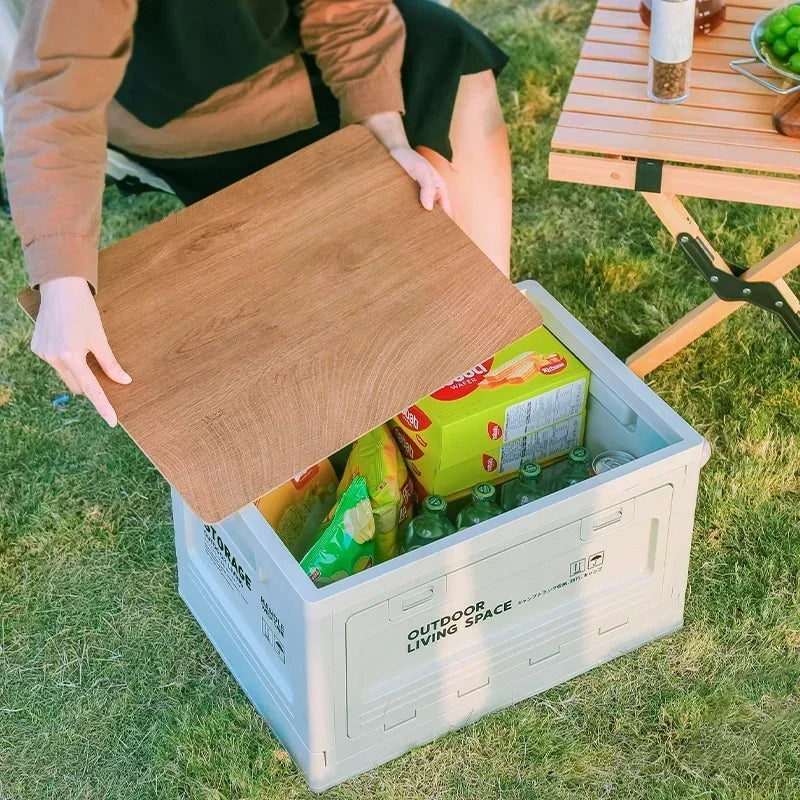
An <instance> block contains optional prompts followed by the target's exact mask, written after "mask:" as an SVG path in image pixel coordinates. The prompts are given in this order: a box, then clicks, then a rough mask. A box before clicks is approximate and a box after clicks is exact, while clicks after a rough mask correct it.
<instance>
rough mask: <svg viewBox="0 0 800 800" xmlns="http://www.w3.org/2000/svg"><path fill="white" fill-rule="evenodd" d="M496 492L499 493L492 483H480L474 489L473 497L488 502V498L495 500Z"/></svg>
mask: <svg viewBox="0 0 800 800" xmlns="http://www.w3.org/2000/svg"><path fill="white" fill-rule="evenodd" d="M496 494H497V490H496V489H495V488H494V486H492V484H491V483H479V484H478V485H477V486H476V487H475V488H474V489H473V490H472V498H473V500H477V501H479V502H486V501H487V500H494V498H495V495H496Z"/></svg>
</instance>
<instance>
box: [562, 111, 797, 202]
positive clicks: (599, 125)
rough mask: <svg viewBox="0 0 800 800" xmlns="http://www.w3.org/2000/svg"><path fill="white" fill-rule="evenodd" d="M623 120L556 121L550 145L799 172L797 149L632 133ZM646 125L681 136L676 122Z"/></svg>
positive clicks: (763, 170) (743, 167)
mask: <svg viewBox="0 0 800 800" xmlns="http://www.w3.org/2000/svg"><path fill="white" fill-rule="evenodd" d="M624 120H625V118H623V117H620V118H618V119H616V120H615V119H613V118H611V117H608V118H606V117H599V116H598V117H596V127H595V128H594V129H590V128H585V127H580V128H570V127H567V126H566V125H565V124H562V123H560V122H559V124H558V126H557V127H556V131H555V134H554V135H553V147H554V148H556V149H559V150H578V151H582V152H587V153H606V154H609V155H620V156H635V157H638V158H657V159H661V160H665V161H677V162H680V163H684V164H701V165H705V166H711V167H731V168H734V169H750V170H758V171H761V172H778V173H791V174H794V175H797V174H800V154H797V153H791V152H787V151H785V150H773V149H766V148H759V147H750V146H742V145H739V144H724V143H713V144H714V146H713V147H709V143H710V141H704V140H703V139H701V138H697V139H689V140H686V139H680V138H669V136H668V135H652V136H651V135H647V134H646V133H642V132H641V129H640V130H639V131H638V132H635V133H625V132H620V131H619V128H623V127H625V125H626V123H625V121H624ZM661 126H666V127H663V128H662V127H661ZM649 127H650V129H652V130H662V131H664V132H667V131H669V130H675V135H676V136H680V132H679V131H678V130H677V129H678V128H679V125H678V124H673V125H672V126H671V128H670V125H669V123H665V122H662V123H657V122H654V123H651V125H650V126H649ZM604 128H610V129H611V130H604ZM615 128H616V130H615ZM712 130H713V129H712ZM742 199H743V200H744V199H745V198H742Z"/></svg>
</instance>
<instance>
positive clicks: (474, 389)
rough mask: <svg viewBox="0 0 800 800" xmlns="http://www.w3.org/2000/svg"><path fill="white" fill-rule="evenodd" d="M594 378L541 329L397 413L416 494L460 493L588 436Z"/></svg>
mask: <svg viewBox="0 0 800 800" xmlns="http://www.w3.org/2000/svg"><path fill="white" fill-rule="evenodd" d="M589 377H590V375H589V370H588V369H587V368H586V366H585V365H584V364H583V363H582V362H581V361H580V359H578V358H577V357H576V356H575V355H574V354H573V353H572V352H570V351H569V350H568V349H567V348H566V347H565V346H564V345H563V344H562V343H561V342H559V340H558V339H557V338H556V337H555V336H553V334H552V333H551V332H550V331H548V330H547V329H546V328H544V327H540V328H537V329H536V330H534V331H531V332H530V333H528V334H527V335H525V336H523V337H522V338H521V339H519V340H517V341H516V342H514V343H513V344H511V345H509V346H508V347H505V348H503V349H502V350H500V351H499V352H498V353H497V354H496V355H494V356H493V357H491V358H489V359H486V360H485V361H483V362H481V363H480V364H478V365H477V366H475V367H473V368H472V369H470V370H468V371H467V372H465V373H463V374H461V375H459V376H458V377H456V378H455V379H454V380H452V381H451V382H450V383H448V384H447V385H445V386H443V387H441V388H440V389H438V390H437V391H435V392H433V394H431V395H429V396H428V397H426V398H424V399H423V400H420V401H419V402H418V403H415V404H414V405H412V406H410V407H409V408H407V409H406V410H405V411H403V412H401V413H400V414H398V415H397V416H396V417H395V418H394V419H393V420H392V423H391V427H392V432H393V433H394V436H395V438H396V439H397V442H398V444H399V445H400V448H401V449H402V451H403V455H404V456H405V459H406V463H407V464H408V467H409V470H410V471H411V473H412V475H413V477H414V480H415V482H416V484H417V487H418V493H419V494H421V495H423V496H424V495H426V494H431V493H434V492H435V493H437V494H442V495H445V496H449V495H456V494H459V493H461V492H464V491H466V490H467V489H468V488H469V487H471V486H473V485H474V484H476V483H479V482H480V481H490V482H495V481H497V480H501V479H503V478H506V477H509V476H510V475H513V474H514V472H516V471H517V470H518V469H519V465H520V463H521V462H522V461H523V460H524V459H534V460H536V461H539V462H545V463H547V462H549V461H552V460H554V459H556V458H559V457H560V456H563V455H565V454H566V453H568V452H569V451H570V450H571V449H572V448H573V447H575V446H576V445H578V444H580V443H581V442H582V441H583V428H584V417H585V413H586V397H587V394H588V390H589Z"/></svg>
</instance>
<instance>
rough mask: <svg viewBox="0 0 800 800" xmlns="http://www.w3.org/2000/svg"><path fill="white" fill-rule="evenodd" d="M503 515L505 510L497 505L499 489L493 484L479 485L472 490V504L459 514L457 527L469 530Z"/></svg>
mask: <svg viewBox="0 0 800 800" xmlns="http://www.w3.org/2000/svg"><path fill="white" fill-rule="evenodd" d="M502 513H503V509H502V508H500V506H498V505H497V489H495V488H494V486H492V484H491V483H479V484H478V485H477V486H476V487H475V488H474V489H473V490H472V500H471V501H470V503H469V504H468V505H466V506H464V508H462V509H461V511H459V512H458V517H457V519H456V527H457V528H458V530H462V529H463V528H469V527H470V525H477V524H478V523H479V522H483V521H484V520H487V519H491V518H492V517H496V516H497V515H498V514H502Z"/></svg>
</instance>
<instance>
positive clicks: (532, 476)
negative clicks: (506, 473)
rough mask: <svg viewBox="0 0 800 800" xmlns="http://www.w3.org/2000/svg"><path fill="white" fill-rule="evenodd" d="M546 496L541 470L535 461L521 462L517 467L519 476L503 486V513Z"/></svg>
mask: <svg viewBox="0 0 800 800" xmlns="http://www.w3.org/2000/svg"><path fill="white" fill-rule="evenodd" d="M546 494H547V489H546V488H545V486H544V484H543V483H542V468H541V467H540V466H539V465H538V464H537V463H536V462H535V461H523V462H522V464H520V466H519V475H517V477H516V478H515V479H514V480H513V481H509V482H508V483H506V484H505V485H504V486H503V491H502V492H501V495H502V506H503V511H511V509H512V508H519V507H520V506H524V505H525V504H526V503H532V502H533V501H534V500H538V499H539V498H540V497H544V496H545V495H546Z"/></svg>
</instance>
